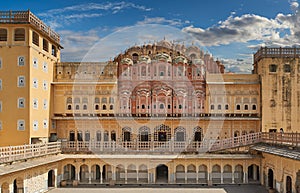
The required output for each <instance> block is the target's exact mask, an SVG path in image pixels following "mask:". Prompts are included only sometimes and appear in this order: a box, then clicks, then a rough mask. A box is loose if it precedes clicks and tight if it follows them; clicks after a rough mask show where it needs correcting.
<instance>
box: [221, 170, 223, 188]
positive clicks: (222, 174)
mask: <svg viewBox="0 0 300 193" xmlns="http://www.w3.org/2000/svg"><path fill="white" fill-rule="evenodd" d="M221 184H223V166H222V168H221Z"/></svg>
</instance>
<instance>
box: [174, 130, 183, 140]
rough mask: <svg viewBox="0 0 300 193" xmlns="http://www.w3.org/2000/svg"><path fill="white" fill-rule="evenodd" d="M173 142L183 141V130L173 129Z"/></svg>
mask: <svg viewBox="0 0 300 193" xmlns="http://www.w3.org/2000/svg"><path fill="white" fill-rule="evenodd" d="M175 140H176V141H185V128H183V127H177V128H176V129H175Z"/></svg>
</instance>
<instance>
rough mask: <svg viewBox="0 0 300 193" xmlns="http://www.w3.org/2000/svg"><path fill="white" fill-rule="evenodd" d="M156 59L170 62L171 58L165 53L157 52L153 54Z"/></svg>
mask: <svg viewBox="0 0 300 193" xmlns="http://www.w3.org/2000/svg"><path fill="white" fill-rule="evenodd" d="M155 59H156V60H160V61H164V62H170V63H171V62H172V58H171V57H170V56H169V55H168V54H166V53H159V54H157V55H156V56H155Z"/></svg>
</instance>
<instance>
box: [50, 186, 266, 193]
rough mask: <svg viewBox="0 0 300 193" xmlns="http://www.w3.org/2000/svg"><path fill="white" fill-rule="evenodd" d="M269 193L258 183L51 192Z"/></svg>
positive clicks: (54, 191)
mask: <svg viewBox="0 0 300 193" xmlns="http://www.w3.org/2000/svg"><path fill="white" fill-rule="evenodd" d="M107 192H110V193H120V192H122V193H141V192H143V193H267V191H266V190H265V188H263V187H261V186H257V185H242V186H228V187H222V188H218V187H216V188H215V187H212V188H163V187H156V188H58V189H53V190H51V191H50V192H49V193H107Z"/></svg>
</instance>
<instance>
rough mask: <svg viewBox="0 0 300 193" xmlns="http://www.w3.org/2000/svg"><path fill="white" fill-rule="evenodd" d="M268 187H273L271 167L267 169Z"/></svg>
mask: <svg viewBox="0 0 300 193" xmlns="http://www.w3.org/2000/svg"><path fill="white" fill-rule="evenodd" d="M268 187H269V188H271V189H272V188H273V187H274V172H273V170H272V169H269V170H268Z"/></svg>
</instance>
